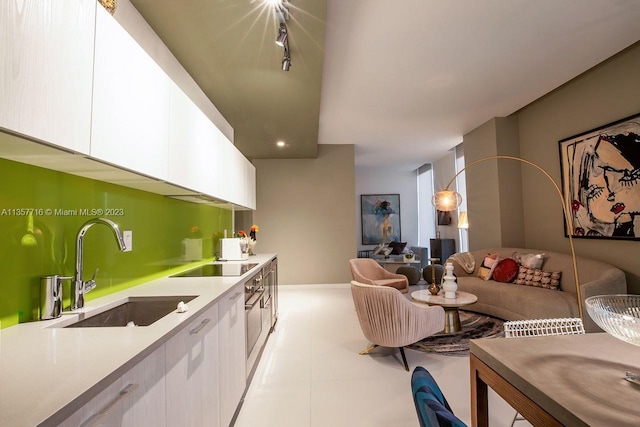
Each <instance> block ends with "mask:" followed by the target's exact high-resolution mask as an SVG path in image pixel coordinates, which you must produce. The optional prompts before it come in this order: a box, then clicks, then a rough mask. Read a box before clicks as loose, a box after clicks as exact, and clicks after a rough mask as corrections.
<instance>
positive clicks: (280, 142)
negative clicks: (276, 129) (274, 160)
mask: <svg viewBox="0 0 640 427" xmlns="http://www.w3.org/2000/svg"><path fill="white" fill-rule="evenodd" d="M276 145H277V146H278V147H284V146H285V145H286V144H285V143H284V141H278V142H276Z"/></svg>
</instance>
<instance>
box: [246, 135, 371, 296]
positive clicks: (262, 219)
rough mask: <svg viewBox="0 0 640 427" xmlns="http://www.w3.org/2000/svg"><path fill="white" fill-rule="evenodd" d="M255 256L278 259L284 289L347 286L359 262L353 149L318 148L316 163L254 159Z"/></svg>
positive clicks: (323, 146)
mask: <svg viewBox="0 0 640 427" xmlns="http://www.w3.org/2000/svg"><path fill="white" fill-rule="evenodd" d="M253 163H254V165H255V167H256V180H257V194H256V204H257V206H256V210H255V211H254V213H253V222H254V223H255V224H256V225H258V226H259V227H260V231H259V232H258V235H257V245H256V252H258V253H261V252H262V253H267V252H269V253H275V252H277V253H278V278H279V282H280V284H285V285H290V284H322V283H348V282H349V281H350V280H351V273H350V271H349V264H348V261H349V259H351V258H355V255H356V240H355V239H354V230H356V229H357V228H356V220H355V219H356V201H357V200H358V198H357V197H356V192H355V167H354V146H353V145H318V157H317V158H316V159H256V160H254V162H253Z"/></svg>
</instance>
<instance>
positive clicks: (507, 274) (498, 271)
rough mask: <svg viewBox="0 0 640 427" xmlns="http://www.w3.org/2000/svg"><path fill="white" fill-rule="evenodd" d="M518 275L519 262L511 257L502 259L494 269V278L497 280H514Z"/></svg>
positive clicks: (504, 281)
mask: <svg viewBox="0 0 640 427" xmlns="http://www.w3.org/2000/svg"><path fill="white" fill-rule="evenodd" d="M517 275H518V263H517V262H516V261H515V260H513V259H511V258H505V259H503V260H501V261H500V262H499V263H498V265H496V268H495V269H494V270H493V280H495V281H496V282H503V283H509V282H513V280H514V279H515V278H516V276H517Z"/></svg>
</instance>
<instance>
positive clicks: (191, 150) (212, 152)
mask: <svg viewBox="0 0 640 427" xmlns="http://www.w3.org/2000/svg"><path fill="white" fill-rule="evenodd" d="M218 133H220V131H219V130H218V129H217V128H216V126H215V125H214V124H213V123H212V122H211V120H209V118H208V117H207V116H205V114H204V113H203V112H202V111H200V109H199V108H198V107H197V106H196V105H195V104H194V103H193V101H191V99H189V97H188V96H187V95H186V94H185V93H184V92H182V90H180V88H179V87H178V86H176V84H175V83H172V84H171V119H170V120H169V181H171V182H174V183H179V184H180V185H182V186H184V187H186V188H188V189H190V190H194V191H198V192H201V193H204V194H209V195H212V196H213V195H214V191H215V180H216V168H215V163H216V158H217V157H218V156H219V155H220V153H218V152H217V146H218V144H217V142H216V138H217V136H218Z"/></svg>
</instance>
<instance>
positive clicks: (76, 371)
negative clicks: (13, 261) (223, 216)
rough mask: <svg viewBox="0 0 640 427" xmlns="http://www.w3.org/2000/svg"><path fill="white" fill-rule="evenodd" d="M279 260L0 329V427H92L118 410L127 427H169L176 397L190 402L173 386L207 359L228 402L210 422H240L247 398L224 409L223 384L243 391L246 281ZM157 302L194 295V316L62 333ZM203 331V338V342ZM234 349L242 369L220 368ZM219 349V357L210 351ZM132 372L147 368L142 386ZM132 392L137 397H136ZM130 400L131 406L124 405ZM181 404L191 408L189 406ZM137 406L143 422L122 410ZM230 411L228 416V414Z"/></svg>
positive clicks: (164, 283)
mask: <svg viewBox="0 0 640 427" xmlns="http://www.w3.org/2000/svg"><path fill="white" fill-rule="evenodd" d="M275 258H276V255H275V254H264V255H256V256H252V257H251V260H250V261H244V262H251V263H256V264H257V265H256V266H255V267H253V268H252V269H250V270H249V271H247V272H246V273H244V274H242V275H241V276H225V277H169V276H166V277H162V278H160V279H156V280H152V281H149V282H147V283H144V284H141V285H138V286H135V287H132V288H129V289H126V290H123V291H120V292H117V293H113V294H110V295H108V296H104V297H101V298H98V299H96V300H91V301H88V302H87V304H86V306H85V307H84V308H83V309H82V311H81V312H79V313H75V314H64V315H63V316H62V317H61V318H58V319H55V320H49V321H40V322H31V323H24V324H19V325H16V326H13V327H10V328H7V329H4V330H2V331H0V425H2V426H4V425H7V426H9V425H11V426H14V425H15V426H18V425H20V426H35V425H44V426H48V425H61V424H62V425H65V423H66V422H68V423H69V425H72V424H76V425H80V424H82V425H92V424H93V423H94V421H95V422H98V421H100V420H101V419H102V418H103V417H104V416H105V413H107V414H106V415H108V416H113V415H111V414H110V413H108V412H115V413H116V415H115V416H116V419H117V420H119V421H118V422H122V423H123V424H125V425H126V424H133V423H134V422H135V423H137V424H138V425H154V426H155V425H170V423H169V422H168V421H166V420H167V419H170V418H171V417H170V416H168V415H169V412H170V411H171V408H172V407H173V406H174V400H173V399H172V396H178V397H180V396H181V395H182V396H184V395H185V393H186V392H187V391H188V390H174V387H172V386H171V385H173V384H176V381H175V380H176V378H177V379H179V380H185V381H187V380H192V379H193V378H191V377H192V375H191V374H192V373H193V372H194V370H195V369H197V368H200V367H202V366H203V365H204V362H203V360H204V357H203V356H210V357H209V359H208V360H209V362H207V363H208V365H207V366H206V369H205V370H203V371H201V372H204V373H208V375H211V381H208V379H207V380H205V381H204V383H205V385H207V386H211V385H212V384H213V385H214V386H215V390H214V391H213V392H214V395H215V396H217V397H218V398H222V400H223V402H222V403H220V402H217V405H218V407H219V409H220V413H221V414H222V413H223V412H225V413H226V414H227V415H226V416H225V417H221V419H220V420H210V421H211V423H210V425H228V424H229V422H230V421H231V419H230V417H229V411H231V416H233V412H235V410H236V408H237V406H238V404H239V403H240V397H241V395H240V396H239V397H238V398H236V399H233V401H232V402H226V403H225V402H224V397H223V396H225V395H226V394H227V393H226V389H225V387H226V386H227V383H226V382H229V381H235V382H236V383H238V380H239V382H240V384H241V385H244V386H245V387H246V370H245V359H246V347H245V341H244V340H245V337H244V309H243V307H244V299H243V295H244V283H245V282H246V281H248V280H249V279H250V278H252V277H254V276H255V275H256V274H257V273H260V271H261V269H262V267H263V266H264V265H266V264H267V263H270V262H271V261H272V260H274V259H275ZM230 263H240V261H233V262H229V264H230ZM185 270H187V268H185ZM150 296H153V297H159V296H181V297H185V299H188V298H190V297H195V298H193V299H192V300H190V301H188V303H187V305H188V311H187V312H184V313H178V312H177V311H176V310H174V311H172V312H171V313H170V314H168V315H166V316H164V317H162V318H161V319H159V320H157V321H156V322H154V323H152V324H151V325H149V326H139V327H90V328H68V327H67V328H65V327H64V326H67V325H69V324H72V323H75V322H76V321H78V320H79V319H81V318H83V317H91V316H92V315H93V314H95V313H98V312H102V311H104V310H105V309H109V308H112V307H114V306H117V305H119V304H121V303H122V302H123V301H126V300H127V299H128V298H130V297H150ZM227 301H228V302H227ZM231 324H235V326H234V328H235V329H234V330H235V331H236V333H235V335H233V336H229V333H228V332H229V330H231V326H230V325H231ZM239 327H241V329H239ZM201 329H203V331H202V333H203V334H204V333H206V338H205V336H204V335H199V334H200V330H201ZM238 331H240V332H239V333H238ZM181 334H182V335H184V339H183V338H182V337H181ZM240 335H242V336H240ZM218 339H220V341H218ZM189 340H191V341H189ZM177 343H182V344H180V345H182V346H183V347H184V349H186V351H185V352H184V353H185V354H184V355H182V356H180V354H179V350H180V349H181V348H179V346H178V345H177ZM229 343H232V344H234V347H233V351H236V352H237V353H238V352H243V354H238V355H237V356H241V357H242V360H241V368H239V369H238V370H237V372H236V371H235V369H234V370H233V371H232V372H229V370H228V369H227V367H226V366H219V364H220V363H222V362H224V361H225V360H227V359H234V358H229V357H225V356H229V354H230V353H229V352H230V351H231V350H232V349H230V348H227V347H226V345H227V344H229ZM218 344H220V345H218ZM189 346H191V347H189ZM176 351H178V356H177V357H176V358H175V360H172V359H171V357H170V355H172V354H174V353H176ZM214 351H215V354H211V353H213V352H214ZM235 359H237V357H235ZM180 361H182V362H184V365H185V372H186V373H187V375H186V378H181V377H180V372H181V371H180V370H179V367H180V364H179V362H180ZM134 368H136V369H142V371H141V373H142V378H141V381H134V380H132V379H131V378H132V377H130V376H129V373H130V372H133V371H134ZM193 377H197V376H195V375H194V376H193ZM196 379H197V378H196ZM200 380H202V378H200ZM225 381H226V382H225ZM218 382H220V384H218ZM121 383H122V384H121ZM188 387H192V385H188ZM110 388H113V389H114V390H115V392H114V393H115V394H114V397H109V396H102V394H104V392H105V391H106V390H109V389H110ZM136 388H139V390H135V389H136ZM136 392H137V394H136V395H134V394H133V393H136ZM242 392H244V389H243V390H242ZM128 393H131V397H130V398H129V397H128V396H127V394H128ZM146 393H149V396H150V399H147V400H148V401H145V399H144V396H145V394H146ZM236 394H237V393H236ZM126 399H130V400H131V403H130V404H129V403H127V402H122V401H123V400H126ZM177 400H180V399H177ZM187 400H188V399H187ZM183 403H184V404H185V405H191V404H192V403H191V401H190V400H188V401H187V402H183ZM135 404H139V405H141V406H142V408H141V411H138V412H141V414H142V415H136V417H137V418H134V419H135V420H136V421H131V420H130V418H127V417H128V416H129V415H128V414H125V413H124V412H126V408H127V407H128V406H127V405H135ZM220 405H222V406H220ZM224 405H226V406H227V408H226V411H223V409H225V408H224V407H223V406H224ZM229 406H231V409H229ZM118 408H120V409H118ZM122 408H125V409H122ZM138 409H140V408H138ZM187 409H188V408H187ZM118 411H120V412H121V413H120V414H118V413H117V412H118ZM85 412H86V413H85ZM89 412H93V413H92V414H89ZM134 412H135V411H133V410H132V411H131V413H134ZM87 414H89V415H87ZM74 417H75V418H74ZM83 417H84V418H85V419H83ZM154 417H157V420H154ZM123 420H124V421H123ZM156 421H158V422H160V424H157V423H156ZM216 421H219V422H216ZM140 422H141V424H140ZM183 425H187V423H185V424H183Z"/></svg>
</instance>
